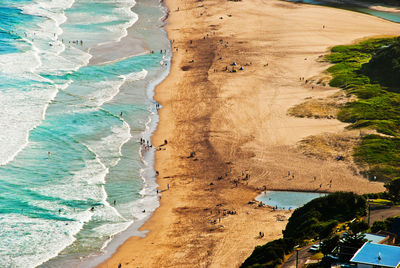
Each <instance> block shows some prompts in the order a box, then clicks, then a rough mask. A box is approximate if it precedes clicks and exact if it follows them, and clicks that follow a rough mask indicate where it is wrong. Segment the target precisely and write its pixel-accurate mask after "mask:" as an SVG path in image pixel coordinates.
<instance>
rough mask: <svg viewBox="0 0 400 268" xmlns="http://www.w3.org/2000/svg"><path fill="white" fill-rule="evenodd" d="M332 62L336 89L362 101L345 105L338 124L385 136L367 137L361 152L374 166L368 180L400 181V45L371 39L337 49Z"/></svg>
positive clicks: (360, 156) (358, 151)
mask: <svg viewBox="0 0 400 268" xmlns="http://www.w3.org/2000/svg"><path fill="white" fill-rule="evenodd" d="M331 52H332V53H331V54H329V55H328V56H326V59H327V60H328V61H330V62H332V63H335V65H334V66H332V67H330V68H329V69H328V71H329V72H330V73H331V74H332V76H333V78H332V80H331V81H330V85H331V86H334V87H341V88H343V89H345V90H346V92H347V94H348V95H355V96H357V98H358V99H357V100H356V101H352V102H349V103H347V104H346V105H344V107H342V108H341V110H340V111H339V113H338V119H339V120H341V121H343V122H347V123H351V125H350V128H372V129H376V130H377V132H379V133H382V134H385V135H386V136H383V135H382V136H381V135H367V136H366V137H364V138H363V140H362V142H361V144H360V145H359V146H358V147H357V148H356V149H355V154H354V156H355V160H356V161H357V162H359V163H364V164H365V163H367V164H368V168H369V170H368V172H367V173H366V175H368V176H370V178H373V177H376V179H378V180H383V181H390V180H391V179H392V178H395V177H400V161H399V160H400V150H399V148H400V41H399V39H397V38H385V39H383V38H379V39H370V40H367V41H364V42H361V43H358V44H355V45H349V46H336V47H334V48H332V50H331Z"/></svg>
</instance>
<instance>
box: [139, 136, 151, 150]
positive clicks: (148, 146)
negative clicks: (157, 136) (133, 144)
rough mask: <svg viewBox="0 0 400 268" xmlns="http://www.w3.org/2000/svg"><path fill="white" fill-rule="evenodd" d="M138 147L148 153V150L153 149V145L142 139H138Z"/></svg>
mask: <svg viewBox="0 0 400 268" xmlns="http://www.w3.org/2000/svg"><path fill="white" fill-rule="evenodd" d="M140 145H142V147H143V148H144V150H146V151H148V150H149V149H150V148H153V145H152V144H151V142H150V141H149V140H145V139H143V138H140Z"/></svg>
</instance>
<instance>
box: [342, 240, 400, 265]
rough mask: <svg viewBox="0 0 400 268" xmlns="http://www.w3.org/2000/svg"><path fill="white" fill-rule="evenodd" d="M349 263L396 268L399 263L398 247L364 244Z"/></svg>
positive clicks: (399, 249) (399, 251) (399, 253)
mask: <svg viewBox="0 0 400 268" xmlns="http://www.w3.org/2000/svg"><path fill="white" fill-rule="evenodd" d="M350 261H351V262H356V263H363V264H370V265H379V266H384V267H396V266H397V265H398V264H399V263H400V247H396V246H389V245H381V244H375V243H369V242H366V243H365V244H364V245H363V246H362V247H361V248H360V249H359V250H358V251H357V252H356V253H355V254H354V256H353V258H352V259H351V260H350Z"/></svg>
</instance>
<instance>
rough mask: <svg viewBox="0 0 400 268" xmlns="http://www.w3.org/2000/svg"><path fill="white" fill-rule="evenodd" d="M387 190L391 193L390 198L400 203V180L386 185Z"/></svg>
mask: <svg viewBox="0 0 400 268" xmlns="http://www.w3.org/2000/svg"><path fill="white" fill-rule="evenodd" d="M385 188H386V189H387V191H388V193H389V198H390V200H392V201H393V202H398V201H400V178H397V179H394V180H392V181H390V182H388V183H386V184H385Z"/></svg>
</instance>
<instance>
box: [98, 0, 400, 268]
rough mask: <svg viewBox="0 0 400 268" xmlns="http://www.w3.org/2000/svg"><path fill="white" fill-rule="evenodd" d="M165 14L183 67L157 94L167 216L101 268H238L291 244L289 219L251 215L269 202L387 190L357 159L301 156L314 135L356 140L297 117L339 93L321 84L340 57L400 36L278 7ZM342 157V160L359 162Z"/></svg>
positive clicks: (208, 3) (253, 2) (361, 20)
mask: <svg viewBox="0 0 400 268" xmlns="http://www.w3.org/2000/svg"><path fill="white" fill-rule="evenodd" d="M166 5H167V6H168V7H169V9H170V15H169V18H168V26H167V27H166V29H167V33H168V36H169V39H170V40H171V42H172V49H173V59H172V66H171V72H170V74H169V76H168V77H167V79H166V80H164V81H163V82H162V84H161V85H159V86H158V87H157V88H156V95H155V99H156V101H158V102H159V103H161V105H162V109H161V110H160V111H159V112H160V122H159V125H158V128H157V131H156V133H155V135H154V136H153V139H152V142H153V144H154V145H156V146H159V145H162V144H164V140H167V141H168V143H167V144H166V145H164V146H161V147H160V148H161V150H159V151H157V152H156V167H155V169H156V170H157V171H158V172H159V175H158V178H157V181H158V184H159V185H160V187H159V190H161V191H162V194H161V200H160V204H161V205H160V207H159V208H158V209H157V210H156V212H155V213H154V214H153V216H152V217H151V219H150V220H149V221H148V222H147V223H146V224H145V225H144V226H143V227H142V228H141V230H149V233H148V235H147V236H146V237H145V238H140V237H132V238H130V239H129V240H128V241H127V242H126V243H125V244H123V245H122V246H121V247H120V248H119V249H118V250H117V252H116V253H115V254H114V255H113V257H112V258H110V259H109V260H108V261H106V262H105V263H103V264H102V265H100V267H118V265H119V264H121V267H238V266H239V265H240V264H241V263H242V262H243V261H244V259H245V258H247V257H248V256H249V254H250V253H251V252H252V250H253V249H254V247H255V246H256V245H260V244H264V243H266V242H268V241H270V240H273V239H276V238H279V237H281V235H282V232H281V231H282V229H284V227H285V225H286V222H287V218H288V217H290V213H291V212H290V211H273V210H272V209H271V208H268V207H258V206H257V204H249V202H250V201H252V200H253V199H254V198H255V197H256V196H257V194H258V193H260V192H261V190H263V189H267V190H274V189H275V190H277V189H279V190H283V189H285V190H301V191H321V192H330V191H354V192H356V193H365V192H379V191H383V190H384V187H383V185H382V184H381V183H378V182H370V181H368V180H367V179H365V178H363V177H362V176H361V175H359V173H358V169H357V168H356V167H355V166H354V164H353V163H352V161H351V159H349V160H348V161H336V160H335V159H334V157H326V158H321V157H310V156H306V154H304V153H303V151H302V150H300V149H299V147H298V145H299V141H300V140H302V139H304V138H306V137H309V136H310V135H324V133H331V134H332V135H350V136H351V135H353V136H352V137H356V136H357V133H356V134H354V133H351V134H349V133H347V132H344V131H345V130H344V128H345V126H346V124H344V123H341V122H339V121H338V120H336V119H312V118H298V117H292V116H289V115H288V114H287V111H288V109H289V108H291V107H293V106H295V105H298V104H300V103H302V102H304V101H305V100H306V99H310V98H311V99H317V98H324V97H328V96H331V95H333V94H335V93H336V92H338V89H336V88H330V87H328V86H326V85H325V86H324V85H323V83H320V84H317V83H316V81H319V80H321V79H323V76H321V73H322V72H323V71H324V70H325V69H327V68H328V67H329V65H328V64H327V63H326V62H322V61H321V60H320V59H321V58H320V57H321V55H324V54H326V53H328V50H329V48H330V47H332V46H335V45H339V44H349V43H352V42H354V41H356V40H359V39H362V38H366V37H373V36H382V35H396V34H397V35H398V34H399V33H400V25H399V24H395V23H391V22H388V21H385V20H382V19H379V18H376V17H372V16H368V15H364V14H360V13H353V12H350V11H345V10H339V9H334V8H327V7H318V6H310V5H302V4H295V3H287V2H281V1H275V0H243V1H239V2H234V1H217V0H204V1H190V2H188V1H181V0H167V1H166ZM234 62H235V63H236V66H232V65H231V64H232V63H234ZM240 67H243V70H239V68H240ZM232 68H234V69H235V70H236V72H229V70H232ZM226 69H228V71H226ZM300 77H304V78H305V80H304V81H303V80H301V79H300ZM306 81H307V83H306ZM343 133H345V134H343ZM354 139H356V138H354ZM343 148H346V147H343ZM343 148H342V149H341V150H338V151H337V153H338V154H343V155H351V151H350V152H349V151H348V150H351V148H350V149H349V148H348V149H343ZM346 150H347V151H346ZM334 155H335V154H334V153H332V156H334ZM289 173H290V175H289ZM260 231H262V232H264V234H265V236H264V237H263V238H261V239H260V238H258V233H259V232H260Z"/></svg>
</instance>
